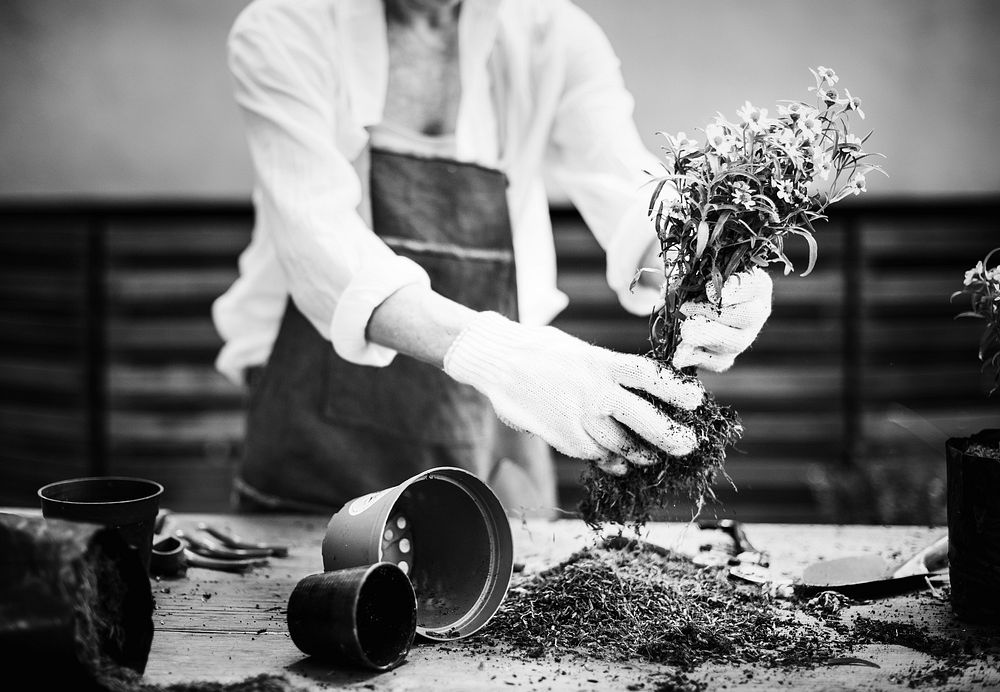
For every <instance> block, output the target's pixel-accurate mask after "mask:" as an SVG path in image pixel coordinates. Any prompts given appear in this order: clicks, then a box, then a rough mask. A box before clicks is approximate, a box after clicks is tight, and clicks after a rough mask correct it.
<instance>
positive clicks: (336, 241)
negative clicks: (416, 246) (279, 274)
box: [229, 7, 430, 366]
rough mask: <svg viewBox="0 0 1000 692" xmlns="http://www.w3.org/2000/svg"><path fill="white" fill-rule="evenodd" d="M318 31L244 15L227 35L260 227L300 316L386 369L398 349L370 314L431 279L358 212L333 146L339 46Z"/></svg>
mask: <svg viewBox="0 0 1000 692" xmlns="http://www.w3.org/2000/svg"><path fill="white" fill-rule="evenodd" d="M251 9H253V8H252V7H251ZM318 31H319V29H317V28H316V27H314V26H308V25H306V23H305V22H303V21H296V19H294V18H292V17H288V16H284V15H275V14H268V15H265V16H257V15H255V14H254V13H253V12H244V15H243V16H242V17H241V18H240V20H239V21H238V22H237V23H236V25H235V26H234V28H233V31H232V33H231V34H230V38H229V65H230V69H231V71H232V74H233V77H234V80H235V93H236V100H237V103H238V104H239V107H240V109H241V111H242V113H243V116H244V121H245V127H246V135H247V140H248V143H249V147H250V153H251V158H252V160H253V166H254V172H255V175H256V185H257V192H258V194H257V195H256V202H257V206H256V212H257V215H258V221H257V222H258V224H264V225H266V227H267V228H268V229H269V232H270V233H271V236H272V239H273V243H274V246H275V252H276V255H277V257H278V260H279V262H280V264H281V266H282V269H283V271H284V273H285V274H286V277H287V282H288V287H289V291H290V293H291V296H292V299H293V300H294V301H295V304H296V306H297V307H298V309H299V310H300V311H301V312H302V314H303V315H305V317H306V318H307V319H308V320H309V321H310V322H311V323H312V324H313V326H314V327H315V328H316V329H317V331H319V333H320V334H321V335H322V336H323V337H325V338H327V339H329V340H330V341H331V343H332V345H333V348H334V349H335V350H336V352H337V353H338V354H339V355H340V356H341V357H342V358H344V359H345V360H348V361H351V362H354V363H358V364H362V365H374V366H384V365H387V364H388V363H390V362H391V361H392V359H393V358H394V357H395V355H396V352H395V351H394V350H392V349H389V348H386V347H384V346H380V345H378V344H374V343H372V342H370V341H368V339H367V338H366V335H365V330H366V327H367V324H368V321H369V319H370V318H371V315H372V312H373V311H374V310H375V308H377V307H378V306H379V305H380V304H381V303H382V302H383V301H384V300H385V299H386V298H388V297H389V296H390V295H392V294H393V293H394V292H396V291H397V290H399V289H400V288H402V287H403V286H407V285H411V284H424V285H429V284H430V282H429V279H428V277H427V273H426V272H425V271H424V270H423V269H422V268H421V267H420V266H419V265H417V264H416V263H414V262H413V261H411V260H409V259H406V258H404V257H400V256H399V255H396V254H395V253H394V252H393V251H392V250H390V249H389V248H388V247H387V246H386V245H385V243H383V242H382V241H381V240H380V239H379V238H378V236H376V235H375V233H374V232H373V231H372V230H371V228H370V227H368V225H367V224H366V223H365V222H364V220H363V219H362V218H361V216H360V215H359V213H358V205H359V203H360V202H361V194H362V192H361V183H360V181H359V180H358V177H357V174H356V172H355V170H354V168H353V167H352V166H351V163H350V162H349V161H348V160H347V158H346V157H345V156H344V154H343V153H342V152H341V151H340V150H338V148H337V146H336V137H335V133H336V125H337V123H336V115H335V114H336V110H335V97H336V95H337V93H338V92H337V88H338V85H337V83H336V82H337V80H336V75H335V70H333V69H332V66H331V64H330V62H329V57H328V55H330V54H332V53H333V46H329V45H323V41H324V40H328V39H329V37H328V36H325V35H324V36H319V35H318V34H317V32H318Z"/></svg>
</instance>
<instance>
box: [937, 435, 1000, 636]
mask: <svg viewBox="0 0 1000 692" xmlns="http://www.w3.org/2000/svg"><path fill="white" fill-rule="evenodd" d="M977 443H978V444H983V445H986V446H994V447H995V446H997V445H998V444H1000V429H990V430H983V431H982V432H979V433H977V434H975V435H972V436H971V437H955V438H951V439H950V440H948V442H947V443H946V444H945V451H946V453H947V458H948V540H949V549H948V560H949V562H950V564H951V606H952V610H953V611H954V612H955V615H956V616H957V617H958V618H960V619H962V620H965V621H967V622H978V623H988V624H994V625H995V624H1000V459H992V458H988V457H982V456H977V455H975V454H970V453H968V452H967V451H966V450H968V449H969V447H970V446H972V445H974V444H977Z"/></svg>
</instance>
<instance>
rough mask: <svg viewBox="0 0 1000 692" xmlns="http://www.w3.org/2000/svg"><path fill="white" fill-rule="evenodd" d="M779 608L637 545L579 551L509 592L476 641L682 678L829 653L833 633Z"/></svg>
mask: <svg viewBox="0 0 1000 692" xmlns="http://www.w3.org/2000/svg"><path fill="white" fill-rule="evenodd" d="M784 605H785V604H781V603H779V602H776V601H775V600H774V599H772V598H771V597H769V596H766V595H764V594H763V593H762V592H761V590H760V589H759V588H756V587H752V586H747V587H743V586H742V585H737V584H736V583H734V582H732V581H730V580H729V579H728V578H727V572H726V570H725V569H722V568H717V567H699V566H697V565H695V564H693V563H692V562H691V561H690V560H688V559H687V558H685V557H681V556H678V555H674V554H669V553H668V554H665V555H663V554H658V553H657V552H654V551H652V550H650V549H649V548H646V547H644V546H643V545H642V544H635V543H632V544H629V546H628V547H626V548H623V549H607V548H586V549H584V550H581V551H579V552H577V553H575V554H574V555H573V556H571V557H570V558H568V559H567V560H566V561H565V562H562V563H561V564H559V565H557V566H555V567H553V568H551V569H549V570H546V571H544V572H541V573H539V574H537V575H535V576H534V577H531V578H529V579H527V580H525V581H524V582H522V583H521V584H519V585H517V586H515V587H514V588H513V589H512V590H511V592H510V595H509V596H508V598H507V601H506V602H505V603H504V605H503V607H502V608H501V610H500V611H499V612H498V613H497V615H496V616H495V617H494V619H493V620H492V621H491V623H490V624H489V625H488V626H487V628H486V630H485V633H484V634H483V641H484V642H486V643H491V644H496V645H500V646H505V647H509V648H511V649H512V650H514V651H519V652H521V653H522V654H523V655H525V656H528V657H533V658H537V657H539V656H542V655H546V654H551V655H555V656H559V655H565V654H579V655H582V656H585V657H588V658H594V659H600V660H607V661H627V660H632V659H640V660H645V661H649V662H652V663H662V664H666V665H669V666H673V667H675V668H677V669H679V670H681V671H685V672H689V671H692V670H694V669H695V668H697V667H698V666H699V665H701V664H702V663H705V662H706V661H712V662H715V663H731V664H737V665H738V664H745V663H762V664H764V665H769V666H787V665H791V666H794V665H814V664H816V663H819V662H822V661H823V660H825V659H826V658H828V657H829V656H831V655H832V654H833V645H834V641H833V640H834V639H836V638H837V635H836V633H834V632H832V631H831V630H830V629H828V628H826V627H824V626H823V624H822V623H820V622H818V621H816V620H813V619H811V618H808V617H803V616H802V615H801V614H800V613H797V612H796V611H795V610H794V609H790V608H787V607H783V606H784ZM831 635H833V636H831Z"/></svg>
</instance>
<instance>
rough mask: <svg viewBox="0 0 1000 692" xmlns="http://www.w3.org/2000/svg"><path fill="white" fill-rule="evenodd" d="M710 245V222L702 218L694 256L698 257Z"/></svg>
mask: <svg viewBox="0 0 1000 692" xmlns="http://www.w3.org/2000/svg"><path fill="white" fill-rule="evenodd" d="M707 246H708V222H707V221H705V220H704V219H702V220H701V221H700V222H698V240H697V244H696V245H695V249H694V257H695V259H698V258H699V257H701V255H702V253H704V252H705V248H706V247H707Z"/></svg>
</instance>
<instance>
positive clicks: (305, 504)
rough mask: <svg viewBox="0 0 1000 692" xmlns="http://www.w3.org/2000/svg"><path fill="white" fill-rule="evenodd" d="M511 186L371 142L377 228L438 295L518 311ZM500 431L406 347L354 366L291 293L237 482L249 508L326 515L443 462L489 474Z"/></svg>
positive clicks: (469, 167)
mask: <svg viewBox="0 0 1000 692" xmlns="http://www.w3.org/2000/svg"><path fill="white" fill-rule="evenodd" d="M506 187H507V179H506V176H505V175H504V174H503V173H502V172H500V171H497V170H493V169H489V168H484V167H482V166H477V165H473V164H468V163H458V162H455V161H451V160H445V159H435V158H423V157H416V156H410V155H406V154H399V153H393V152H387V151H381V150H378V149H373V150H372V151H371V188H370V198H371V207H372V227H373V229H374V231H375V233H376V234H378V235H379V236H380V237H381V238H382V240H383V241H384V242H385V243H386V244H387V245H388V246H389V247H391V248H392V249H393V250H394V251H395V252H396V253H397V254H399V255H402V256H405V257H409V258H411V259H412V260H414V261H415V262H417V263H418V264H419V265H420V266H422V267H423V268H424V269H425V270H426V271H427V273H428V275H429V276H430V280H431V287H432V288H433V289H434V290H435V291H437V292H438V293H440V294H441V295H443V296H445V297H447V298H451V299H452V300H454V301H456V302H458V303H461V304H463V305H466V306H468V307H470V308H472V309H474V310H477V311H478V310H493V311H496V312H499V313H501V314H504V315H506V316H508V317H510V318H512V319H516V316H517V314H516V313H517V290H516V289H517V287H516V283H515V276H514V253H513V246H512V239H511V226H510V217H509V214H508V208H507V197H506ZM498 437H509V436H506V435H498V431H497V425H496V417H495V414H494V413H493V410H492V407H491V405H490V403H489V401H488V400H487V399H486V398H485V397H484V396H482V395H481V394H479V392H477V391H476V390H474V389H473V388H472V387H470V386H468V385H464V384H459V383H457V382H455V381H454V380H452V379H451V378H450V377H448V375H446V374H445V373H444V372H443V371H442V370H440V369H438V368H436V367H434V366H432V365H428V364H426V363H422V362H420V361H418V360H416V359H414V358H410V357H407V356H403V355H400V356H398V357H397V358H396V359H395V360H394V361H393V362H392V363H391V364H390V365H389V366H387V367H384V368H378V367H370V366H363V365H355V364H353V363H349V362H347V361H345V360H344V359H342V358H340V357H339V356H338V355H337V354H336V353H335V352H334V350H333V348H332V347H331V345H330V342H329V341H327V340H326V339H324V338H323V337H322V336H320V334H319V333H318V332H317V331H316V329H315V328H314V327H313V326H312V324H311V323H309V321H308V320H306V318H305V317H303V315H302V314H301V313H300V312H299V310H298V309H297V308H296V307H295V304H294V302H293V301H292V300H289V301H288V304H287V306H286V308H285V314H284V317H283V318H282V323H281V327H280V329H279V331H278V336H277V339H276V341H275V344H274V347H273V349H272V352H271V356H270V358H269V360H268V363H267V365H266V367H265V368H264V370H263V372H262V373H261V375H260V377H259V381H258V382H257V383H256V384H255V386H253V387H252V393H251V398H250V403H249V414H248V420H247V435H246V449H245V454H244V462H243V466H242V470H241V473H240V477H239V478H237V480H236V484H235V487H236V491H237V494H238V495H239V496H240V500H241V503H242V505H243V507H244V508H246V507H247V506H250V507H254V508H261V509H263V508H271V509H289V510H304V511H323V512H328V511H330V510H336V509H337V508H339V506H340V505H341V504H343V503H344V502H345V501H347V500H349V499H351V498H354V497H357V496H359V495H363V494H365V493H369V492H372V491H375V490H380V489H382V488H386V487H389V486H392V485H396V484H398V483H400V482H402V481H404V480H406V479H407V478H409V477H410V476H412V475H414V474H416V473H418V472H420V471H423V470H426V469H428V468H433V467H435V466H458V467H461V468H464V469H467V470H469V471H471V472H473V473H475V474H476V475H477V476H479V477H480V478H483V479H484V480H487V479H489V478H490V476H491V474H493V472H494V470H495V467H496V466H497V464H498V463H499V461H500V459H499V457H498V454H497V452H496V450H495V448H496V447H497V445H498Z"/></svg>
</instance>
